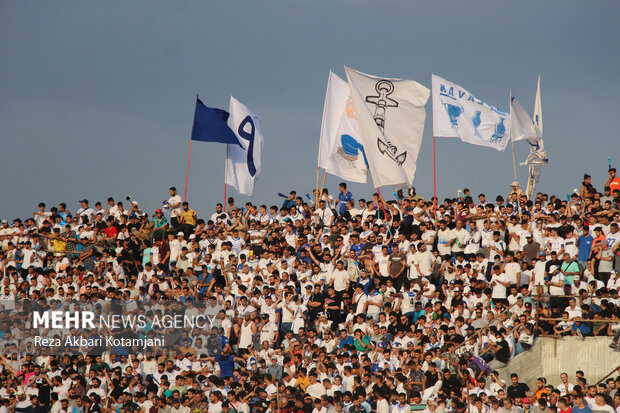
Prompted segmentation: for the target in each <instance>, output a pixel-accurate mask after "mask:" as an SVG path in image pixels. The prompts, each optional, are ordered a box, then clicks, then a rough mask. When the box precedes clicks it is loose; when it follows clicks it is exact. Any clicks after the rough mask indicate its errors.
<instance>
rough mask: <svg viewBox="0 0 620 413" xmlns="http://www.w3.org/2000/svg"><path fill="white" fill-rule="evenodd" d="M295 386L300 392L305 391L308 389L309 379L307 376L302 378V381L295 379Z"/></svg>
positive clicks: (299, 378)
mask: <svg viewBox="0 0 620 413" xmlns="http://www.w3.org/2000/svg"><path fill="white" fill-rule="evenodd" d="M295 385H296V386H299V388H300V389H301V391H304V392H305V391H306V387H308V386H309V385H310V378H309V377H308V376H306V377H304V378H303V379H302V378H301V377H298V378H297V382H295Z"/></svg>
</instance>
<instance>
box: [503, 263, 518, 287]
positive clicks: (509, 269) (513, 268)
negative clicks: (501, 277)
mask: <svg viewBox="0 0 620 413" xmlns="http://www.w3.org/2000/svg"><path fill="white" fill-rule="evenodd" d="M504 272H505V273H506V276H507V277H508V282H510V284H515V285H516V284H517V274H518V273H520V272H521V266H520V265H519V264H517V263H516V262H509V263H506V265H504Z"/></svg>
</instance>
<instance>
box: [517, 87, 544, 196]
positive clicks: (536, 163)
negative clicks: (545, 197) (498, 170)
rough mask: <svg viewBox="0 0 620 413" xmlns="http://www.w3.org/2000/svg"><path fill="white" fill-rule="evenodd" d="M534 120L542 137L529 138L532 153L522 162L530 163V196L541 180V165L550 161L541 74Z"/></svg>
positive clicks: (527, 192) (528, 180) (527, 189)
mask: <svg viewBox="0 0 620 413" xmlns="http://www.w3.org/2000/svg"><path fill="white" fill-rule="evenodd" d="M532 122H533V123H534V125H535V126H536V129H537V130H538V132H539V134H540V138H539V139H536V140H535V141H530V140H528V143H529V144H530V154H529V155H528V157H527V159H526V160H525V162H523V163H522V164H521V165H528V178H527V188H526V190H525V194H526V195H527V197H528V198H531V196H532V194H533V193H534V190H535V188H536V184H537V183H538V182H540V167H541V166H543V165H546V164H547V163H549V158H548V157H547V151H545V143H544V141H543V138H542V133H543V121H542V101H541V97H540V76H538V85H537V87H536V98H535V99H534V114H533V115H532Z"/></svg>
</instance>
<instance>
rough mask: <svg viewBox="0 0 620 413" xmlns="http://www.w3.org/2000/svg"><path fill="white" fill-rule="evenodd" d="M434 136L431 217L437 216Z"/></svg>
mask: <svg viewBox="0 0 620 413" xmlns="http://www.w3.org/2000/svg"><path fill="white" fill-rule="evenodd" d="M435 140H436V139H435V136H433V198H434V200H433V209H434V211H433V214H434V217H433V219H436V218H437V173H436V169H435V168H436V161H435Z"/></svg>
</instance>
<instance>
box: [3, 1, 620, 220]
mask: <svg viewBox="0 0 620 413" xmlns="http://www.w3.org/2000/svg"><path fill="white" fill-rule="evenodd" d="M0 16H1V24H0V56H1V64H0V142H1V143H2V147H1V148H2V149H1V150H0V173H1V175H2V179H1V180H0V188H1V190H2V194H3V196H2V198H1V199H0V218H7V219H13V218H17V217H20V218H25V217H28V216H30V215H31V214H32V212H34V211H35V210H36V209H37V204H38V203H39V202H45V203H46V204H47V205H48V208H49V207H50V206H53V205H58V203H60V202H65V203H67V205H68V208H69V210H71V211H75V210H77V209H78V208H79V203H78V200H80V199H82V198H87V199H89V200H90V201H91V205H93V204H94V202H95V201H97V200H100V201H105V199H106V198H107V197H108V196H112V197H114V198H115V199H117V200H121V199H124V198H125V196H126V195H128V194H129V195H131V196H132V197H133V198H134V199H135V200H137V201H139V202H140V204H141V206H142V207H143V208H144V209H145V210H146V211H147V212H150V213H152V212H153V211H154V209H155V208H158V207H159V206H161V203H162V201H163V200H165V199H167V198H168V197H169V194H168V188H169V187H170V186H176V187H177V188H178V190H179V192H180V193H181V194H183V191H184V187H185V174H186V168H187V157H188V149H189V143H190V139H189V138H190V133H191V126H192V120H193V112H194V105H195V97H196V95H197V94H199V95H200V97H201V99H202V100H203V101H204V102H205V104H207V105H209V106H212V107H220V108H223V109H228V105H229V99H230V96H231V95H232V96H234V97H235V98H237V99H238V100H239V101H241V102H243V103H244V104H245V105H246V106H248V107H249V108H250V109H251V110H253V111H254V112H255V113H256V114H258V115H259V116H260V118H261V121H260V128H261V130H262V132H263V135H264V139H265V144H264V149H263V169H262V173H261V175H260V176H259V178H258V181H257V183H256V188H255V194H254V198H253V199H252V201H253V202H255V203H258V204H262V203H266V204H267V205H272V204H276V203H277V204H278V205H279V204H280V203H281V200H280V198H278V197H277V193H278V192H284V193H288V192H289V191H290V190H292V189H296V190H297V192H298V194H305V193H307V192H311V191H312V188H313V187H314V185H315V181H316V165H317V152H318V143H319V134H320V128H321V116H322V111H323V102H324V98H325V89H326V85H327V77H328V73H329V70H330V69H331V70H333V71H334V72H335V73H336V74H338V75H340V76H341V77H344V69H343V66H344V65H346V66H348V67H351V68H354V69H356V70H360V71H362V72H365V73H369V74H373V75H377V76H381V77H395V78H406V79H412V80H415V81H417V82H419V83H421V84H423V85H425V86H427V87H429V88H430V81H431V74H432V73H434V74H437V75H439V76H441V77H443V78H445V79H447V80H450V81H453V82H455V83H457V84H459V85H461V86H462V87H464V88H466V89H467V90H469V91H470V92H471V93H472V94H474V95H475V96H477V97H480V98H482V99H484V100H485V101H486V102H487V103H489V104H492V105H494V106H497V107H499V108H501V109H504V110H506V111H507V110H508V109H509V108H508V101H509V94H510V92H511V91H512V94H513V95H514V96H515V97H517V98H518V99H519V101H520V102H521V104H522V105H523V107H524V108H525V109H526V111H528V112H529V113H531V112H532V110H533V106H534V96H535V93H536V80H537V78H538V76H539V75H540V76H541V77H542V80H541V89H542V105H543V122H544V139H545V147H546V149H547V152H548V155H549V159H550V161H549V164H548V165H547V166H546V167H544V168H543V171H542V178H541V182H540V184H539V185H538V187H537V190H540V191H543V192H546V193H553V194H557V195H560V196H562V197H564V196H566V193H569V192H571V191H572V190H573V189H574V188H578V187H579V185H580V182H581V181H582V179H583V174H584V173H589V174H591V175H592V176H593V184H594V186H595V187H596V188H597V189H599V190H602V186H603V184H604V182H605V180H606V177H607V157H608V156H611V157H612V163H614V165H618V166H620V136H618V129H619V128H618V126H619V120H618V119H619V113H620V105H619V103H618V102H619V99H618V94H619V93H620V80H619V79H620V77H619V76H618V67H619V66H620V25H618V23H617V22H618V20H619V18H620V3H619V2H618V1H615V0H601V1H596V2H583V1H573V0H549V1H544V2H541V1H519V2H503V1H500V2H498V1H467V2H462V1H442V0H438V1H411V0H403V1H396V0H394V1H390V0H383V1H381V2H377V1H367V0H325V1H322V0H314V1H302V0H299V1H291V0H279V1H276V0H261V1H243V0H239V1H206V0H201V1H191V0H189V1H182V2H170V1H159V0H149V1H132V2H125V1H105V2H94V1H75V0H74V1H64V0H57V1H53V2H45V1H33V2H15V1H13V2H11V1H0ZM426 109H427V120H426V125H425V130H424V135H423V143H422V147H421V150H420V154H419V158H418V165H417V172H416V177H415V180H414V182H413V186H414V187H415V188H416V189H417V192H418V193H419V194H421V195H422V196H425V197H430V196H432V194H433V160H432V153H433V145H432V142H433V139H432V122H431V119H432V113H431V102H430V100H429V102H428V104H427V107H426ZM528 151H529V148H528V145H527V144H526V143H525V142H516V143H515V157H516V161H517V168H518V171H517V173H518V179H519V181H520V182H521V183H522V186H523V187H525V183H526V179H527V170H526V168H525V167H521V166H518V163H519V162H522V161H524V160H525V158H526V156H527V153H528ZM224 162H225V146H223V145H221V144H215V143H203V142H196V143H195V145H193V150H192V158H191V165H190V176H189V178H190V179H189V186H188V199H187V200H188V201H189V202H190V206H191V207H193V208H194V209H196V210H197V212H198V215H199V216H207V215H210V214H211V213H212V212H213V209H214V207H215V204H216V203H217V202H223V200H224ZM513 179H514V177H513V168H512V153H511V151H510V145H508V148H507V150H506V151H505V152H497V151H495V150H493V149H490V148H483V147H478V146H473V145H468V144H465V143H462V142H460V141H459V140H458V139H438V140H437V194H438V196H439V197H440V199H443V198H444V197H447V196H451V197H454V196H456V192H457V190H458V189H461V188H464V187H467V188H470V189H471V191H472V193H473V194H474V195H477V194H478V193H481V192H483V193H485V194H486V195H487V197H490V196H492V197H493V198H495V196H496V195H497V194H502V195H506V194H507V192H508V189H509V188H508V185H509V184H510V182H512V181H513ZM340 181H341V180H340V178H338V177H334V176H331V175H328V177H327V180H326V187H327V188H329V189H330V192H331V193H335V192H336V191H337V189H338V186H337V185H338V183H339V182H340ZM349 189H350V190H351V192H352V193H353V194H354V196H356V197H358V198H359V197H362V196H363V197H368V196H369V194H371V193H372V192H374V189H373V188H372V184H371V183H368V184H366V185H362V184H350V186H349ZM383 192H384V193H388V194H389V193H391V190H390V189H389V188H386V189H385V190H384V191H383ZM228 195H229V196H234V197H235V199H236V200H237V204H238V205H239V204H241V203H245V202H246V201H248V200H249V198H247V197H245V196H241V195H239V194H237V193H236V191H235V190H234V189H233V188H229V189H228Z"/></svg>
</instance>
